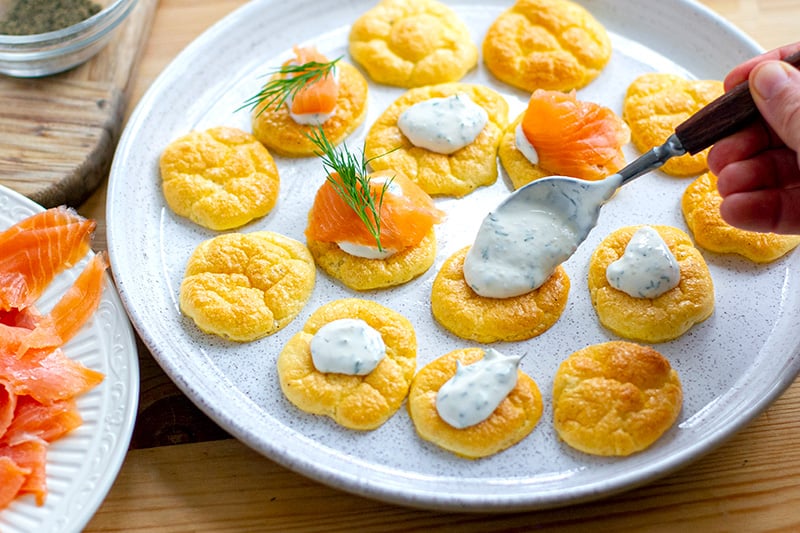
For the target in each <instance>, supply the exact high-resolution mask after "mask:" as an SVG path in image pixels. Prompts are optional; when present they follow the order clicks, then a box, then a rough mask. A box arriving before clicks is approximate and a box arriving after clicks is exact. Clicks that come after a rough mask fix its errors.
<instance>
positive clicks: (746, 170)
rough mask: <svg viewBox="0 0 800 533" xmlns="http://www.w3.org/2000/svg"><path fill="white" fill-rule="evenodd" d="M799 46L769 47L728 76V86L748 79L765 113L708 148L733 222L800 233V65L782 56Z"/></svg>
mask: <svg viewBox="0 0 800 533" xmlns="http://www.w3.org/2000/svg"><path fill="white" fill-rule="evenodd" d="M798 51H800V42H799V43H795V44H792V45H788V46H784V47H782V48H779V49H776V50H773V51H771V52H767V53H766V54H763V55H761V56H758V57H756V58H753V59H751V60H749V61H746V62H745V63H742V64H741V65H739V66H738V67H736V68H734V69H733V70H732V71H731V72H730V73H729V74H728V76H727V77H726V78H725V89H726V90H729V89H731V88H733V87H734V86H736V85H738V84H739V83H741V82H742V81H745V80H749V81H750V92H751V94H752V95H753V100H754V101H755V103H756V106H757V107H758V110H759V112H760V113H761V117H762V118H761V119H759V120H758V121H757V122H756V123H755V124H753V125H752V126H749V127H748V128H746V129H744V130H742V131H740V132H738V133H735V134H733V135H731V136H729V137H727V138H725V139H723V140H721V141H719V142H717V143H716V144H715V145H714V146H713V147H712V148H711V151H710V152H709V154H708V167H709V169H710V170H711V172H713V173H714V174H715V175H716V176H717V178H718V181H717V189H718V190H719V193H720V195H721V196H722V198H723V202H722V206H721V207H720V214H721V215H722V218H723V219H725V221H726V222H728V223H729V224H731V225H733V226H737V227H740V228H742V229H746V230H752V231H772V232H776V233H795V234H800V71H798V70H797V69H795V68H794V67H792V66H791V65H789V64H787V63H785V62H782V61H779V60H780V59H781V58H785V57H787V56H789V55H791V54H792V53H795V52H798Z"/></svg>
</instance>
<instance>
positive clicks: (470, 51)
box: [349, 0, 478, 88]
mask: <svg viewBox="0 0 800 533" xmlns="http://www.w3.org/2000/svg"><path fill="white" fill-rule="evenodd" d="M349 46H350V54H351V55H352V56H353V58H354V59H355V60H356V62H358V63H359V64H360V65H361V66H362V67H364V69H365V70H366V71H367V72H368V73H369V76H370V77H371V78H372V79H373V80H375V81H376V82H378V83H383V84H387V85H395V86H398V87H407V88H411V87H421V86H423V85H433V84H437V83H446V82H453V81H458V80H460V79H461V78H462V77H463V76H464V75H465V74H466V73H467V72H468V71H469V70H471V69H472V68H474V67H475V65H476V64H477V62H478V49H477V47H476V46H475V43H474V42H473V41H472V37H471V36H470V34H469V29H468V28H467V26H466V25H465V24H464V23H463V22H462V21H461V19H460V18H459V17H458V15H457V14H456V13H455V12H454V11H453V10H452V9H450V8H449V7H447V6H446V5H444V4H443V3H441V2H437V1H436V0H383V1H381V2H380V3H378V4H377V5H376V6H375V7H373V8H372V9H370V10H369V11H367V12H366V13H364V14H363V15H362V16H361V17H359V18H358V19H357V20H356V21H355V22H354V23H353V26H352V28H351V30H350V36H349Z"/></svg>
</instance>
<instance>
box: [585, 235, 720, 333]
mask: <svg viewBox="0 0 800 533" xmlns="http://www.w3.org/2000/svg"><path fill="white" fill-rule="evenodd" d="M640 227H641V226H627V227H624V228H620V229H618V230H616V231H614V232H613V233H611V234H610V235H608V236H607V237H606V238H605V239H603V241H602V242H601V243H600V244H599V245H598V247H597V248H596V249H595V251H594V253H593V254H592V257H591V259H590V260H589V280H588V283H589V294H590V296H591V300H592V305H593V306H594V308H595V311H597V316H598V318H599V319H600V323H601V324H603V325H604V326H605V327H607V328H608V329H610V330H611V331H613V332H614V333H616V334H617V335H620V336H621V337H625V338H627V339H631V340H636V341H643V342H651V343H654V342H665V341H668V340H672V339H675V338H677V337H680V336H681V335H683V334H684V333H686V331H688V330H689V329H690V328H691V327H692V326H693V325H695V324H698V323H700V322H702V321H703V320H705V319H706V318H708V317H709V316H711V313H712V312H713V311H714V282H713V280H712V279H711V273H710V272H709V271H708V266H707V265H706V262H705V260H704V259H703V256H702V255H701V254H700V252H699V251H698V250H697V248H695V247H694V245H693V244H692V241H691V239H690V238H689V236H688V235H687V234H686V233H684V232H683V231H681V230H679V229H678V228H674V227H671V226H650V227H652V228H654V229H655V230H656V231H658V234H659V235H660V236H661V238H662V239H663V240H664V242H665V243H666V244H667V246H668V247H669V249H670V251H671V252H672V254H673V255H674V256H675V259H676V260H677V262H678V265H679V267H680V282H679V283H678V286H676V287H674V288H672V289H670V290H668V291H667V292H665V293H664V294H662V295H660V296H657V297H655V298H638V297H634V296H631V295H629V294H628V293H626V292H623V291H621V290H619V289H617V288H615V287H613V286H611V284H610V283H609V281H608V278H607V276H606V270H607V269H608V266H609V265H610V264H611V263H613V262H614V261H616V260H618V259H619V258H620V257H622V255H623V254H624V253H625V248H626V246H627V245H628V243H629V242H630V240H631V237H632V236H633V235H634V233H636V230H638V229H639V228H640Z"/></svg>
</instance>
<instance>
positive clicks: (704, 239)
mask: <svg viewBox="0 0 800 533" xmlns="http://www.w3.org/2000/svg"><path fill="white" fill-rule="evenodd" d="M721 204H722V197H721V196H720V195H719V192H718V191H717V177H716V176H715V175H714V174H712V173H711V172H706V173H705V174H703V175H701V176H699V177H698V178H697V179H696V180H694V181H693V182H692V183H690V184H689V186H688V187H686V190H685V191H684V193H683V197H682V199H681V207H682V209H683V217H684V219H685V220H686V225H688V226H689V229H690V230H691V231H692V234H693V235H694V239H695V240H696V241H697V245H698V246H700V247H702V248H705V249H706V250H708V251H710V252H716V253H721V254H728V253H733V254H738V255H741V256H742V257H745V258H747V259H749V260H751V261H754V262H756V263H769V262H771V261H775V260H776V259H779V258H781V257H783V256H784V255H786V254H787V253H789V252H791V251H792V250H794V249H795V248H796V247H797V245H798V244H800V236H798V235H779V234H777V233H760V232H755V231H745V230H743V229H739V228H735V227H733V226H731V225H730V224H728V223H727V222H725V221H724V220H723V219H722V215H720V213H719V206H720V205H721Z"/></svg>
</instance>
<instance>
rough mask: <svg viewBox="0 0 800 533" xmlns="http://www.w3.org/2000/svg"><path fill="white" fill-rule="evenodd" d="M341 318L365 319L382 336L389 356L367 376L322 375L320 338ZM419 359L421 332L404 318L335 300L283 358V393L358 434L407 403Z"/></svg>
mask: <svg viewBox="0 0 800 533" xmlns="http://www.w3.org/2000/svg"><path fill="white" fill-rule="evenodd" d="M340 319H359V320H362V321H364V322H366V324H368V326H369V327H371V328H373V329H374V330H375V331H377V332H378V333H379V334H380V337H381V339H382V340H383V343H384V344H385V347H386V355H385V357H384V358H383V359H382V360H381V361H380V363H379V364H378V365H377V366H376V367H375V368H374V369H373V370H372V371H371V372H369V373H368V374H366V375H350V374H345V373H336V372H322V371H320V370H318V369H317V368H316V367H315V364H314V359H313V357H312V353H311V346H312V341H313V339H314V336H315V335H316V334H317V333H318V332H319V330H320V329H321V328H323V327H324V326H325V325H327V324H330V323H332V322H334V321H336V320H340ZM416 360H417V340H416V333H415V332H414V328H413V326H412V325H411V323H410V322H409V321H408V319H406V318H405V317H404V316H402V315H401V314H399V313H397V312H396V311H393V310H391V309H389V308H387V307H385V306H383V305H381V304H378V303H377V302H373V301H369V300H362V299H358V298H344V299H341V300H335V301H333V302H329V303H327V304H325V305H323V306H321V307H320V308H319V309H317V310H316V311H314V313H313V314H312V315H311V316H310V317H309V319H308V321H306V323H305V325H304V326H303V329H302V331H300V332H298V333H297V334H295V335H294V336H293V337H292V338H291V339H290V340H289V341H288V342H287V343H286V345H285V346H284V348H283V350H282V351H281V353H280V355H279V356H278V362H277V365H278V377H279V379H280V384H281V390H282V391H283V393H284V394H285V395H286V398H287V399H288V400H289V401H290V402H292V404H294V405H295V406H296V407H298V408H299V409H302V410H303V411H306V412H308V413H312V414H317V415H324V416H328V417H330V418H332V419H333V420H335V421H336V423H338V424H340V425H342V426H344V427H347V428H350V429H356V430H372V429H375V428H377V427H379V426H380V425H382V424H383V423H384V422H386V420H388V419H389V418H390V417H391V416H392V415H393V414H394V413H395V412H397V410H398V409H399V408H400V406H401V405H402V403H403V400H405V398H406V395H407V394H408V389H409V386H410V384H411V380H412V378H413V377H414V372H415V370H416Z"/></svg>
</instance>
